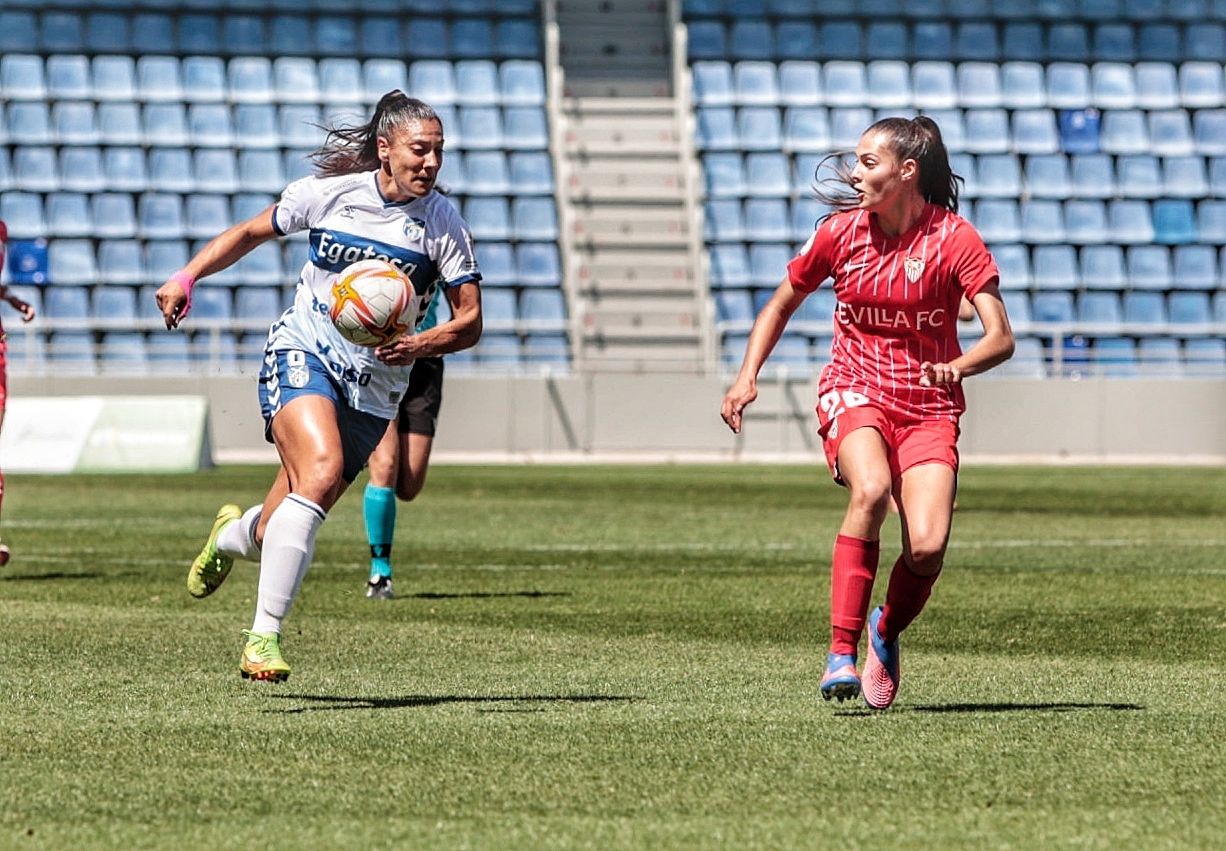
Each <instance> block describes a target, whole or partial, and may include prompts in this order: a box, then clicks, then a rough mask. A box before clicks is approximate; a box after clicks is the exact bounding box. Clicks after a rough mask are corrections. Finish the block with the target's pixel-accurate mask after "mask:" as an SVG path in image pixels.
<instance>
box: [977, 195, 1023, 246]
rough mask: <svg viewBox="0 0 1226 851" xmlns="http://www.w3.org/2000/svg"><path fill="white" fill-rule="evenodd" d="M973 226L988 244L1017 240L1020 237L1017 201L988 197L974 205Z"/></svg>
mask: <svg viewBox="0 0 1226 851" xmlns="http://www.w3.org/2000/svg"><path fill="white" fill-rule="evenodd" d="M974 223H975V227H976V228H977V229H978V230H979V233H980V235H981V236H982V237H983V239H984V241H985V242H987V243H988V244H992V243H996V242H1018V241H1020V239H1021V221H1020V218H1019V214H1018V208H1017V202H1016V201H1013V200H1005V199H995V198H989V199H984V200H982V201H979V202H978V203H977V204H976V205H975V216H974Z"/></svg>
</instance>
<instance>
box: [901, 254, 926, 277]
mask: <svg viewBox="0 0 1226 851" xmlns="http://www.w3.org/2000/svg"><path fill="white" fill-rule="evenodd" d="M902 267H903V269H904V271H906V273H907V280H908V281H910V282H911V283H913V284H914V283H915V282H916V281H918V280H919V279H920V275H922V274H924V258H923V257H908V258H907V259H906V260H904V261H902Z"/></svg>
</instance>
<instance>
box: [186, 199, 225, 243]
mask: <svg viewBox="0 0 1226 851" xmlns="http://www.w3.org/2000/svg"><path fill="white" fill-rule="evenodd" d="M231 224H233V222H231V221H230V199H229V198H228V197H226V196H225V195H199V194H192V195H188V196H187V203H186V205H185V208H184V232H185V233H186V234H187V236H189V237H191V238H193V239H212V238H213V237H215V236H217V235H218V234H219V233H221V232H222V231H224V230H225V229H226V228H228V227H230V225H231Z"/></svg>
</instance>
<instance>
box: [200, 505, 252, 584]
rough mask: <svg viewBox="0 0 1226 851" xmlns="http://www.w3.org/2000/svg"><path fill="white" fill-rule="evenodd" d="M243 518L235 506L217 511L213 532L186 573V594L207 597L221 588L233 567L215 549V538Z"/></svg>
mask: <svg viewBox="0 0 1226 851" xmlns="http://www.w3.org/2000/svg"><path fill="white" fill-rule="evenodd" d="M242 516H243V510H242V509H241V508H239V507H238V506H237V505H223V506H222V507H221V508H219V509H218V510H217V519H216V520H214V521H213V530H212V531H211V532H209V539H208V540H207V541H205V542H204V549H202V550H201V551H200V555H198V556H196V560H195V561H193V562H192V566H191V569H190V570H189V571H188V572H187V593H189V594H191V595H192V596H193V597H207V596H209V595H210V594H212V593H213V592H214V591H216V590H217V589H218V588H220V587H221V583H223V582H225V581H226V577H227V576H229V575H230V568H232V567H234V559H233V558H231V557H230V556H228V555H226V554H225V553H222V552H219V551H218V549H217V536H218V535H220V534H221V530H222V529H224V528H226V527H227V526H229V525H230V524H231V523H233V522H234V521H235V520H237V519H238V518H240V517H242Z"/></svg>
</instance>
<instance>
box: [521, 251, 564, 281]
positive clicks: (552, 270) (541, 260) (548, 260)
mask: <svg viewBox="0 0 1226 851" xmlns="http://www.w3.org/2000/svg"><path fill="white" fill-rule="evenodd" d="M515 278H516V280H517V281H518V282H519V283H520V284H521V285H523V286H525V287H558V286H561V284H562V266H561V262H560V260H559V259H558V246H557V244H556V243H552V242H521V243H520V244H519V245H518V246H516V248H515Z"/></svg>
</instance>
